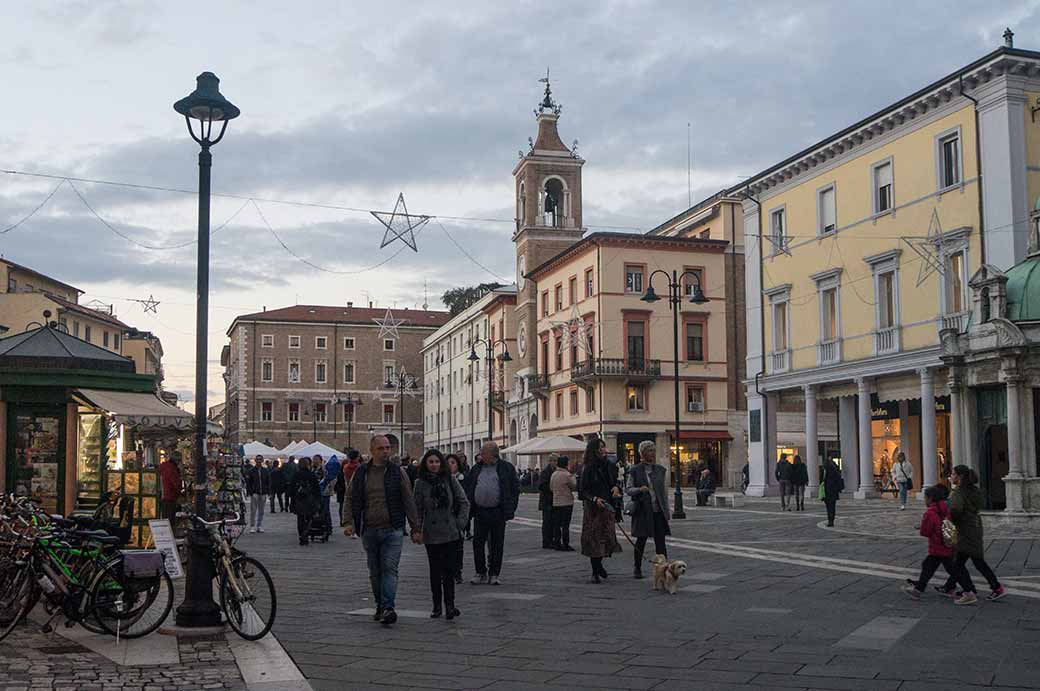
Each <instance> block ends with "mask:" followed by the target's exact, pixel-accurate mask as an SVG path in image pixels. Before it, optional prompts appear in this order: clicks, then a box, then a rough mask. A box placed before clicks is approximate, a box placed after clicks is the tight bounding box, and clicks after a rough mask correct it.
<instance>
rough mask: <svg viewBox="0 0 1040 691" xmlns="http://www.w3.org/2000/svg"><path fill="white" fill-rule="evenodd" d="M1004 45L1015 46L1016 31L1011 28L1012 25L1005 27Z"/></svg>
mask: <svg viewBox="0 0 1040 691" xmlns="http://www.w3.org/2000/svg"><path fill="white" fill-rule="evenodd" d="M1004 45H1005V46H1006V47H1008V48H1014V47H1015V32H1014V31H1012V30H1011V27H1010V26H1009V27H1007V28H1006V29H1004Z"/></svg>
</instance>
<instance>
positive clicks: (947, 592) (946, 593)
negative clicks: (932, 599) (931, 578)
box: [935, 585, 959, 597]
mask: <svg viewBox="0 0 1040 691" xmlns="http://www.w3.org/2000/svg"><path fill="white" fill-rule="evenodd" d="M935 592H937V593H939V594H940V595H942V596H943V597H958V595H959V593H958V592H957V589H956V588H947V587H946V586H944V585H937V586H935Z"/></svg>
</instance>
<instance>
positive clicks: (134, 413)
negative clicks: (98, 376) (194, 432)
mask: <svg viewBox="0 0 1040 691" xmlns="http://www.w3.org/2000/svg"><path fill="white" fill-rule="evenodd" d="M76 393H77V394H78V395H79V396H80V397H82V398H83V399H84V400H85V401H86V402H88V403H90V404H91V405H93V406H95V407H97V408H101V409H102V410H106V411H108V412H109V413H111V414H112V416H113V417H114V418H115V420H116V422H118V423H120V424H123V425H127V426H128V427H133V428H136V429H140V430H153V429H154V430H157V429H177V430H191V429H194V427H195V416H194V415H192V414H191V413H189V412H187V411H184V410H181V409H180V408H177V407H176V406H172V405H170V404H169V403H166V402H165V401H163V400H162V399H160V398H159V397H158V396H156V395H155V394H151V393H129V392H126V391H102V390H100V389H78V390H77V391H76Z"/></svg>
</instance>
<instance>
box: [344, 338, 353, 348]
mask: <svg viewBox="0 0 1040 691" xmlns="http://www.w3.org/2000/svg"><path fill="white" fill-rule="evenodd" d="M343 350H354V338H353V337H352V336H348V337H346V338H344V339H343Z"/></svg>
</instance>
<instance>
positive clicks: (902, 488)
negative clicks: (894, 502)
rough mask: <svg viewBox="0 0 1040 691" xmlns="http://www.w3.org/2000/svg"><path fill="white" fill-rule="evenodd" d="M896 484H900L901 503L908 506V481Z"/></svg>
mask: <svg viewBox="0 0 1040 691" xmlns="http://www.w3.org/2000/svg"><path fill="white" fill-rule="evenodd" d="M896 484H897V485H899V505H900V506H906V494H907V489H906V483H905V482H903V481H899V482H897V483H896Z"/></svg>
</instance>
